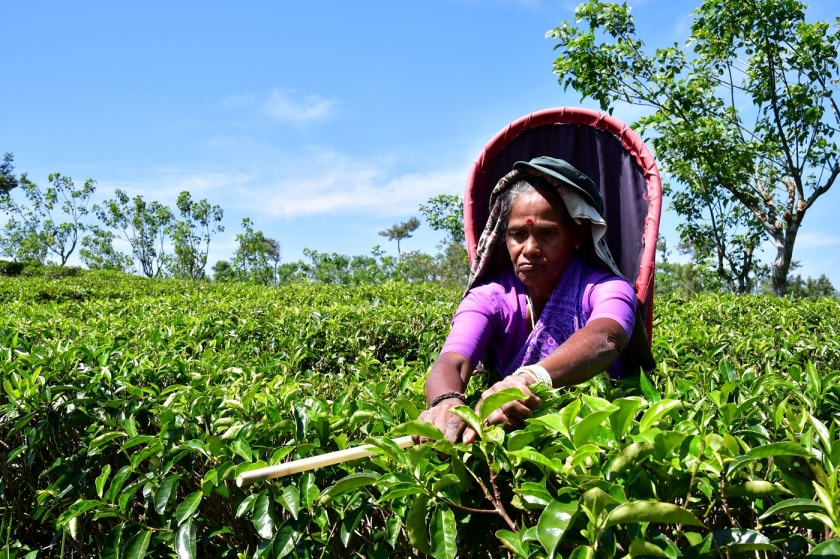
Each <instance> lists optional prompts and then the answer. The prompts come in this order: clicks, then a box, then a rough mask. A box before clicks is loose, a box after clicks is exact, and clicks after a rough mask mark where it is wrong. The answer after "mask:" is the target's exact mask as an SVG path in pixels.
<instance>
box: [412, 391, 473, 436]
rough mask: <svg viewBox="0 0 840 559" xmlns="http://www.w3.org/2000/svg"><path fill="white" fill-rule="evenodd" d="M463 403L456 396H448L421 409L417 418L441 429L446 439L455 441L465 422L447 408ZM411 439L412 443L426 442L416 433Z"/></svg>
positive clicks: (462, 430)
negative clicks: (425, 408) (432, 405)
mask: <svg viewBox="0 0 840 559" xmlns="http://www.w3.org/2000/svg"><path fill="white" fill-rule="evenodd" d="M463 404H464V403H463V402H462V401H461V400H459V399H458V398H449V399H448V400H443V401H442V402H440V403H439V404H438V405H436V406H435V407H433V408H429V409H427V410H425V411H423V413H421V414H420V417H418V419H419V420H420V421H426V422H428V423H431V424H432V425H434V426H435V427H437V428H438V429H440V430H441V432H442V433H443V436H444V437H446V440H448V441H450V442H452V443H457V442H458V440H459V439H460V438H461V433H463V432H464V428H465V427H466V426H467V424H466V423H465V422H464V420H463V419H461V418H460V417H458V416H457V415H455V414H454V413H449V410H451V409H452V408H454V407H455V406H461V405H463ZM412 439H413V440H414V444H419V443H421V442H426V440H427V439H425V438H422V437H418V436H416V435H415V436H413V437H412Z"/></svg>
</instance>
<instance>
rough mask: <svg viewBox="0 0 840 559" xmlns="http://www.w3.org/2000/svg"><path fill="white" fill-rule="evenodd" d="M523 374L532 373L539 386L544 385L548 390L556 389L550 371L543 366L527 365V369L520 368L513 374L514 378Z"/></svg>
mask: <svg viewBox="0 0 840 559" xmlns="http://www.w3.org/2000/svg"><path fill="white" fill-rule="evenodd" d="M523 373H531V374H532V375H533V376H534V379H535V380H536V381H537V384H542V385H543V386H547V387H548V388H553V387H554V382H553V381H552V380H551V375H550V374H548V371H547V370H546V369H545V367H543V366H541V365H527V366H525V367H519V368H518V369H516V371H515V372H514V373H513V376H515V377H518V376H519V375H521V374H523Z"/></svg>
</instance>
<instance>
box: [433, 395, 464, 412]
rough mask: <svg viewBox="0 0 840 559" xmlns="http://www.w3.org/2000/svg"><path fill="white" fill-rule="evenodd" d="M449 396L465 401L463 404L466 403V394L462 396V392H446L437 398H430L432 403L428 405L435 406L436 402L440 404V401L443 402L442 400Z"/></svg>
mask: <svg viewBox="0 0 840 559" xmlns="http://www.w3.org/2000/svg"><path fill="white" fill-rule="evenodd" d="M449 398H458V399H459V400H461V401H462V402H463V403H465V404H466V403H467V398H466V396H464V395H463V394H461V393H460V392H447V393H446V394H441V395H440V396H438V397H437V398H435V399H434V400H432V403H431V404H430V405H429V407H430V408H433V407H435V406H436V405H438V404H440V403H441V402H443V401H444V400H448V399H449Z"/></svg>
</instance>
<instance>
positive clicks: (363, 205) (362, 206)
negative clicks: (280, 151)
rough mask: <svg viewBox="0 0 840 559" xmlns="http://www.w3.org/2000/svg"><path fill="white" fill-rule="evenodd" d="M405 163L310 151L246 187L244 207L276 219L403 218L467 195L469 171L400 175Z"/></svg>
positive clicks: (240, 196)
mask: <svg viewBox="0 0 840 559" xmlns="http://www.w3.org/2000/svg"><path fill="white" fill-rule="evenodd" d="M398 167H399V162H398V161H394V160H390V159H384V160H376V161H364V160H358V159H355V158H352V157H349V156H346V155H343V154H340V153H337V152H333V151H329V150H322V151H317V152H315V151H314V150H310V153H309V155H308V157H306V158H304V159H303V161H302V162H301V161H297V162H293V163H288V164H286V165H282V166H280V167H279V168H275V169H273V170H272V171H271V175H270V176H268V177H261V178H259V179H257V180H253V181H250V182H249V183H248V184H247V185H242V188H241V190H239V192H238V195H237V196H236V201H237V202H236V203H237V205H238V206H239V208H238V209H241V210H247V211H253V212H259V213H262V214H267V215H270V216H274V217H284V218H289V217H301V216H312V215H324V214H327V215H339V214H340V215H360V216H367V215H380V216H384V215H402V214H406V213H411V212H416V211H417V207H418V205H419V204H421V203H423V202H426V201H427V200H428V199H429V198H431V197H432V196H435V195H437V194H441V193H444V192H446V193H458V194H460V193H461V192H462V191H463V187H464V180H465V178H466V176H467V172H466V169H459V170H450V169H446V170H440V169H431V170H428V171H421V172H410V173H399V172H398V170H397V171H396V172H395V170H396V169H398Z"/></svg>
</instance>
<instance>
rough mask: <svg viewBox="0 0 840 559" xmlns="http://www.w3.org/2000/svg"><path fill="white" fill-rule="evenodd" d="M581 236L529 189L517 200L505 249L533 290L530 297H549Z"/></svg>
mask: <svg viewBox="0 0 840 559" xmlns="http://www.w3.org/2000/svg"><path fill="white" fill-rule="evenodd" d="M580 236H581V234H580V229H579V228H577V229H575V230H571V228H570V226H569V225H568V223H567V221H566V219H564V217H563V216H562V215H561V214H560V212H558V211H557V210H556V209H555V208H554V207H553V206H552V205H551V204H550V203H549V201H548V200H546V199H545V197H544V196H543V195H542V194H540V192H539V191H538V190H535V189H532V190H528V191H526V192H523V193H522V194H520V195H519V197H517V198H516V200H515V201H514V202H513V206H512V207H511V212H510V220H509V221H508V227H507V249H508V252H509V253H510V260H511V262H512V263H513V269H514V271H515V272H516V275H517V276H518V277H519V279H520V280H522V283H524V284H525V285H527V286H528V287H531V288H534V289H535V290H536V292H535V293H532V296H533V295H536V294H540V295H543V296H546V297H547V296H550V295H551V292H552V291H553V290H554V286H555V285H557V282H558V281H559V280H560V278H561V277H562V276H563V273H564V272H565V271H566V268H568V266H569V261H570V260H571V258H572V252H573V250H574V248H575V246H576V245H578V244H579V243H580V241H581V239H579V238H578V237H580Z"/></svg>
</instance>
